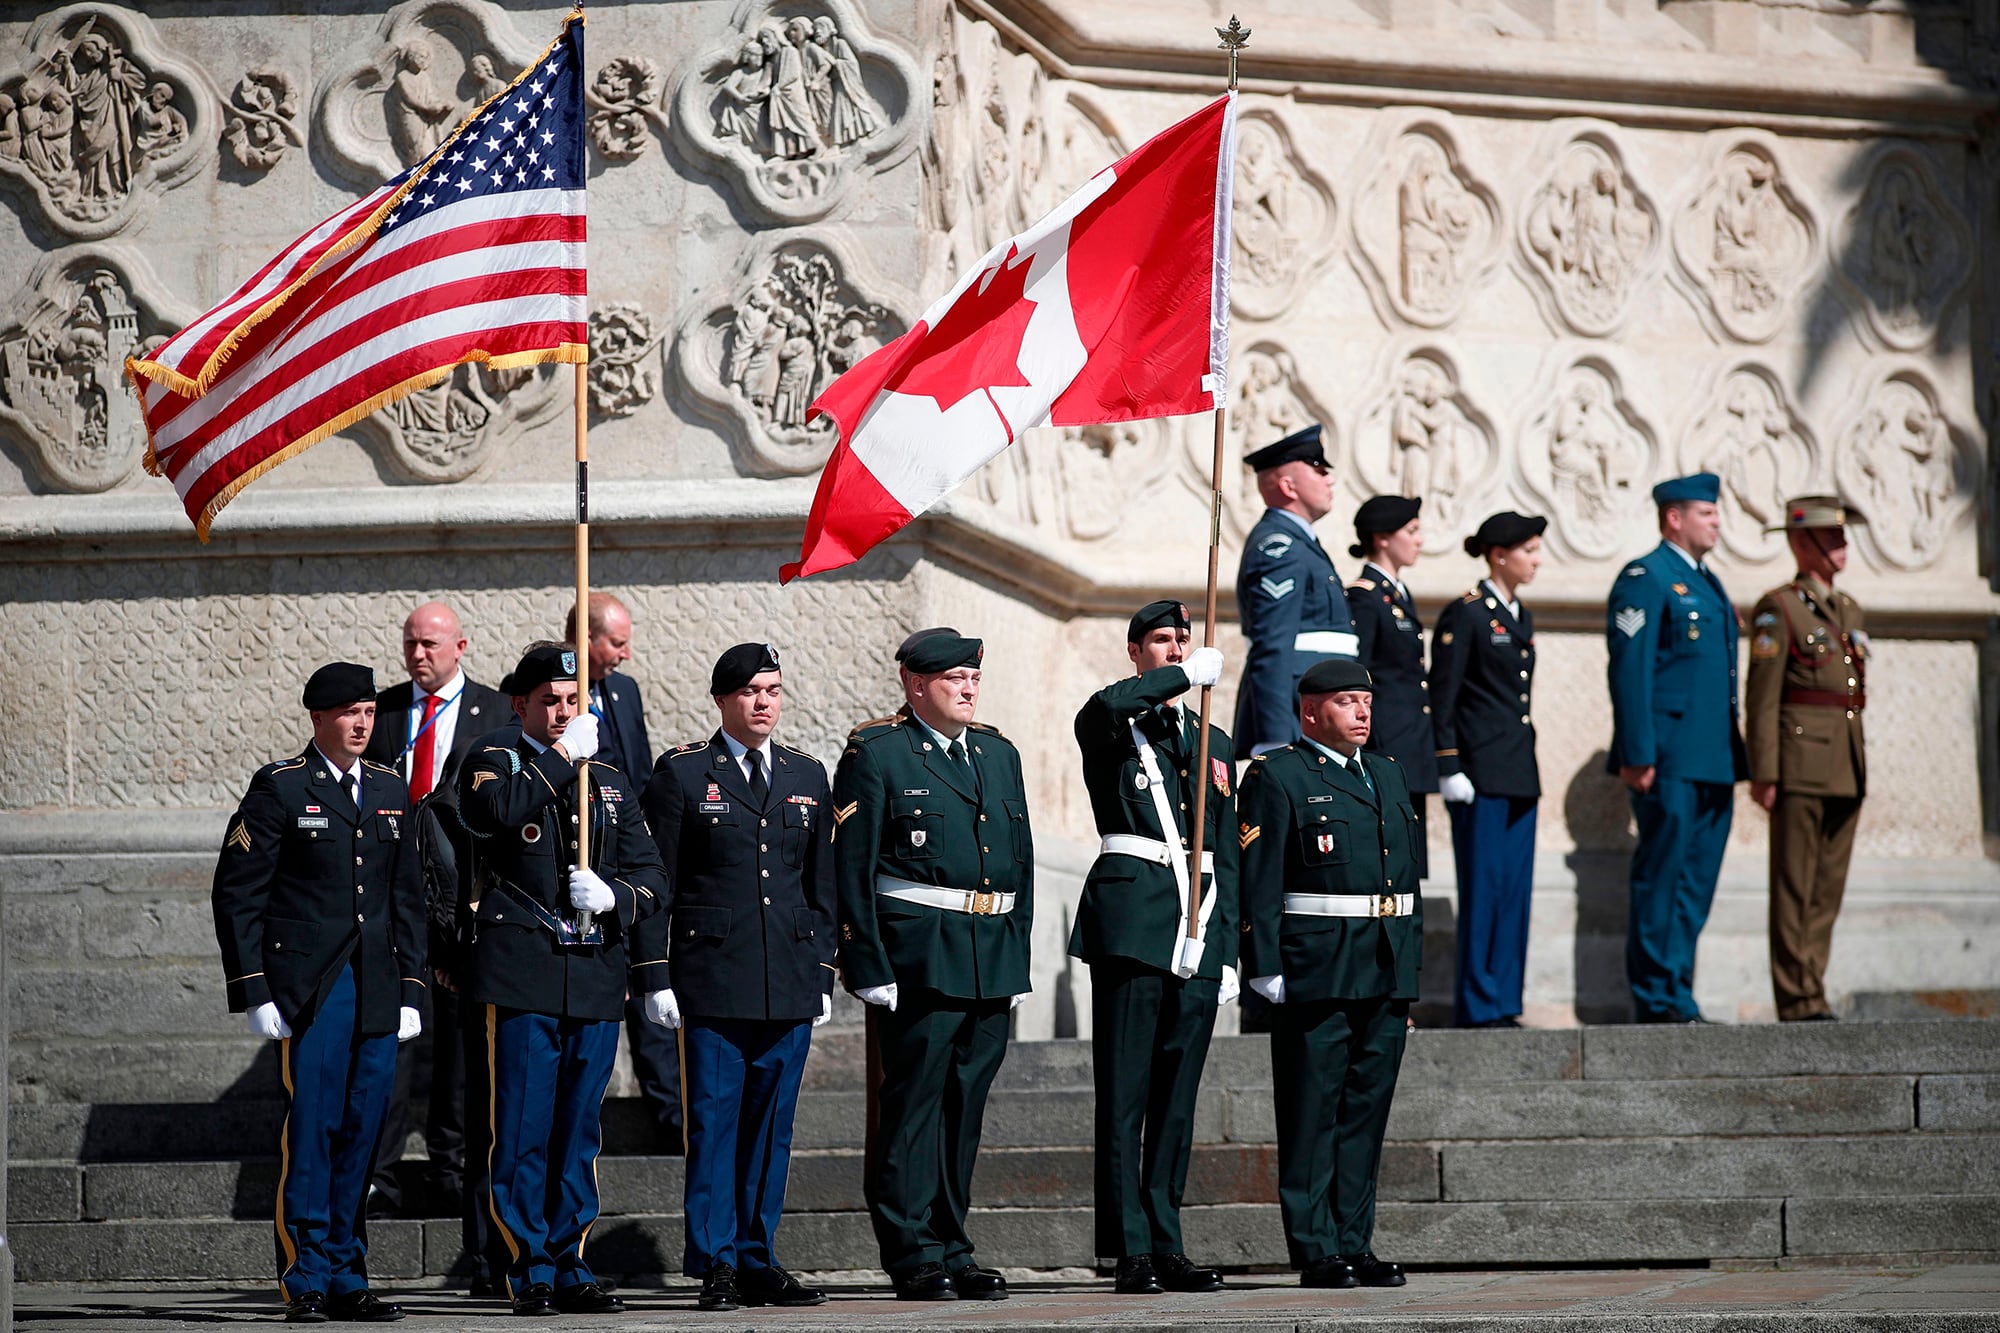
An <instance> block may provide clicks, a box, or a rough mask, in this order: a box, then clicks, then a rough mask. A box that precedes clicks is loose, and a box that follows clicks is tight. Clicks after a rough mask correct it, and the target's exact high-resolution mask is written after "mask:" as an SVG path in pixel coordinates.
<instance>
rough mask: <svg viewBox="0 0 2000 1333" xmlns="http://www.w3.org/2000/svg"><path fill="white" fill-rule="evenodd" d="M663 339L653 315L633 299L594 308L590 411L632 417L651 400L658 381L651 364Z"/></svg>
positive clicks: (591, 325)
mask: <svg viewBox="0 0 2000 1333" xmlns="http://www.w3.org/2000/svg"><path fill="white" fill-rule="evenodd" d="M660 342H661V335H658V334H656V333H654V332H653V321H652V319H651V317H650V316H648V315H647V314H646V312H645V311H643V310H641V309H640V308H639V307H638V306H636V305H634V304H632V303H631V302H630V301H620V302H618V303H616V304H615V305H608V306H601V307H599V308H598V309H596V310H593V311H591V312H590V376H589V378H590V410H591V411H593V412H595V413H597V414H598V415H599V416H606V417H629V416H631V415H632V414H633V413H634V412H637V411H638V410H639V409H640V408H642V407H644V406H645V405H646V404H647V403H650V402H652V401H653V395H654V393H656V392H657V391H658V388H659V384H658V381H657V380H656V379H655V378H654V376H653V367H652V365H651V364H650V363H651V361H652V358H653V353H654V352H655V351H657V350H658V349H659V346H660Z"/></svg>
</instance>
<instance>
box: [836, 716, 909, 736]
mask: <svg viewBox="0 0 2000 1333" xmlns="http://www.w3.org/2000/svg"><path fill="white" fill-rule="evenodd" d="M902 720H903V719H902V718H900V717H897V716H896V715H895V714H894V713H891V714H890V715H889V716H888V717H871V718H869V719H868V720H867V721H866V722H856V723H855V724H854V726H853V727H852V728H850V729H849V730H848V733H847V739H849V740H853V739H854V738H855V737H857V736H859V735H860V734H861V733H862V732H864V731H867V730H868V729H870V728H871V727H893V726H895V725H896V724H897V723H899V722H901V721H902Z"/></svg>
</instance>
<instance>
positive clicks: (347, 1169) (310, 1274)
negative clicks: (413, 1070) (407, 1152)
mask: <svg viewBox="0 0 2000 1333" xmlns="http://www.w3.org/2000/svg"><path fill="white" fill-rule="evenodd" d="M359 1017H360V1014H359V1006H358V1005H357V1004H356V1003H355V988H354V969H353V968H352V967H351V966H350V967H343V968H342V969H341V970H340V975H339V976H337V977H335V978H334V982H333V986H332V989H331V990H330V991H328V993H327V996H326V1000H325V1002H324V1003H322V1004H321V1005H320V1007H319V1012H318V1013H316V1014H314V1015H313V1019H312V1022H310V1023H308V1024H307V1025H306V1026H305V1027H304V1028H303V1029H301V1030H300V1031H297V1032H295V1033H293V1035H292V1036H290V1037H288V1038H286V1039H285V1040H284V1041H282V1042H280V1043H279V1044H278V1071H279V1075H280V1077H281V1078H282V1079H283V1081H284V1088H285V1128H284V1133H283V1139H282V1144H281V1149H282V1153H283V1160H282V1162H281V1163H280V1166H279V1171H278V1215H277V1240H278V1285H279V1286H281V1287H282V1288H284V1292H285V1299H287V1300H291V1299H293V1298H295V1297H298V1296H301V1295H304V1294H305V1293H306V1292H308V1291H323V1292H326V1293H327V1294H329V1295H333V1296H343V1295H346V1294H348V1293H349V1292H355V1291H365V1290H366V1289H367V1287H368V1234H367V1220H366V1216H365V1214H364V1211H363V1201H364V1199H365V1198H366V1196H367V1193H368V1173H369V1172H370V1171H371V1170H373V1169H374V1164H375V1142H376V1140H377V1139H378V1138H380V1137H381V1134H382V1118H383V1116H384V1115H385V1114H386V1113H387V1112H388V1109H389V1093H390V1090H391V1089H392V1088H394V1087H395V1085H396V1034H395V1033H393V1032H386V1033H383V1034H382V1035H380V1036H373V1037H371V1036H363V1035H362V1034H361V1033H359V1032H357V1031H356V1030H355V1028H356V1024H357V1021H358V1019H359Z"/></svg>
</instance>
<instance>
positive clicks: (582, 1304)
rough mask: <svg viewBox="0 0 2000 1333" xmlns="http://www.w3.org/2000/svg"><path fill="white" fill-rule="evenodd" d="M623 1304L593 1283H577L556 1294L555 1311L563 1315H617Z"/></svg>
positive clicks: (623, 1306)
mask: <svg viewBox="0 0 2000 1333" xmlns="http://www.w3.org/2000/svg"><path fill="white" fill-rule="evenodd" d="M624 1308H625V1302H623V1301H621V1300H619V1299H618V1298H617V1297H616V1296H613V1295H612V1294H611V1293H610V1292H608V1291H606V1290H605V1289H604V1288H602V1287H600V1286H598V1285H597V1284H596V1283H595V1282H579V1283H577V1284H576V1285H575V1286H574V1287H564V1288H563V1289H562V1290H561V1291H559V1292H557V1293H556V1309H558V1310H561V1311H562V1312H563V1313H564V1314H617V1313H618V1312H619V1311H621V1310H623V1309H624Z"/></svg>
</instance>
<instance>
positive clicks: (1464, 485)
mask: <svg viewBox="0 0 2000 1333" xmlns="http://www.w3.org/2000/svg"><path fill="white" fill-rule="evenodd" d="M1498 458H1499V450H1498V447H1497V437H1496V435H1495V433H1494V430H1493V425H1492V423H1491V422H1490V421H1489V420H1488V419H1487V417H1486V415H1485V414H1484V413H1483V412H1481V411H1480V410H1479V409H1478V408H1476V407H1474V406H1473V405H1472V402H1471V401H1470V400H1469V399H1468V398H1467V397H1466V395H1465V392H1464V390H1463V388H1462V387H1461V386H1460V382H1459V374H1458V368H1457V366H1456V364H1455V363H1454V362H1453V360H1452V359H1451V357H1449V356H1448V355H1446V354H1445V353H1444V352H1443V351H1440V350H1439V349H1437V348H1435V347H1428V346H1426V347H1419V348H1417V349H1415V350H1413V351H1410V352H1408V353H1407V354H1405V355H1404V356H1402V357H1401V358H1400V359H1399V360H1398V361H1397V362H1396V363H1395V368H1394V370H1393V371H1392V372H1391V373H1390V374H1389V375H1388V377H1387V379H1386V381H1385V389H1384V392H1383V393H1382V395H1381V396H1380V397H1378V398H1377V399H1376V400H1375V402H1374V403H1373V404H1372V405H1371V406H1370V407H1369V408H1368V409H1367V411H1366V412H1365V413H1364V414H1363V416H1362V418H1361V423H1360V425H1358V426H1357V427H1356V428H1355V432H1354V465H1355V471H1356V472H1357V473H1358V474H1359V476H1360V478H1361V481H1362V482H1363V483H1364V484H1365V487H1366V489H1367V492H1368V493H1369V494H1375V495H1406V496H1422V497H1423V501H1424V534H1425V536H1424V545H1425V546H1426V547H1427V548H1429V549H1442V548H1447V547H1449V546H1450V545H1451V544H1452V542H1453V540H1455V539H1456V538H1457V537H1458V536H1459V535H1462V534H1461V529H1463V528H1464V527H1465V526H1466V524H1467V519H1468V518H1476V517H1477V515H1475V514H1472V513H1471V510H1472V508H1473V506H1475V505H1477V504H1478V503H1479V501H1480V500H1481V499H1482V498H1483V497H1484V495H1485V492H1486V490H1487V487H1488V484H1489V482H1490V481H1491V479H1492V475H1493V472H1494V467H1495V464H1496V462H1497V460H1498Z"/></svg>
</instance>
